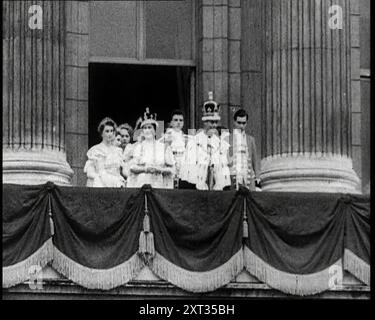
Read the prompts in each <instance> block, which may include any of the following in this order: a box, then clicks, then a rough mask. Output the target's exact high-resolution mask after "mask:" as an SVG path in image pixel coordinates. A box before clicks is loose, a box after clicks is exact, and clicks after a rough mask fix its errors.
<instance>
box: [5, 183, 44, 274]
mask: <svg viewBox="0 0 375 320" xmlns="http://www.w3.org/2000/svg"><path fill="white" fill-rule="evenodd" d="M49 187H50V185H40V186H30V187H23V186H19V185H12V184H10V185H3V267H7V266H11V265H14V264H16V263H18V262H21V261H23V260H25V259H26V258H28V257H29V256H31V255H32V254H33V253H35V252H36V251H37V250H38V249H39V248H41V247H42V246H43V244H44V243H45V242H46V241H47V240H48V239H49V238H50V237H51V234H50V224H49V217H48V194H49Z"/></svg>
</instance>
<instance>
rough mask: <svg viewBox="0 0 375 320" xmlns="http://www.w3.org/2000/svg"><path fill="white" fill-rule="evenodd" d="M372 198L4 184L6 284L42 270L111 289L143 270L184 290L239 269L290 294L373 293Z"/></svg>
mask: <svg viewBox="0 0 375 320" xmlns="http://www.w3.org/2000/svg"><path fill="white" fill-rule="evenodd" d="M369 212H370V207H369V197H364V196H354V195H353V196H352V195H341V194H304V193H294V194H290V193H276V192H272V193H266V192H263V193H257V192H248V191H246V190H244V189H240V190H239V191H223V192H221V191H195V190H161V189H158V190H156V189H152V188H150V186H144V187H143V188H141V189H107V188H80V187H58V186H55V185H53V184H51V183H48V184H46V185H42V186H17V185H4V186H3V288H8V287H11V286H14V285H17V284H20V283H22V282H24V281H27V280H29V279H31V278H32V276H33V275H32V272H33V270H34V269H35V267H37V269H38V270H39V269H41V268H43V267H45V266H46V265H47V264H50V265H51V266H52V267H53V268H54V269H56V270H57V271H58V272H60V273H61V274H62V275H63V276H65V277H67V278H68V279H70V280H72V281H73V282H75V283H77V284H79V285H81V286H83V287H86V288H90V289H101V290H110V289H113V288H115V287H118V286H121V285H124V284H126V283H127V282H129V281H131V280H132V279H134V278H135V277H136V276H137V275H138V274H139V272H140V271H141V269H142V268H143V267H144V266H145V265H148V266H149V267H150V269H151V270H152V271H153V272H154V273H155V274H156V275H158V276H159V277H160V278H162V279H165V280H166V281H169V282H170V283H172V284H174V285H175V286H177V287H179V288H182V289H184V290H186V291H191V292H197V293H198V292H200V293H201V292H209V291H213V290H216V289H218V288H220V287H222V286H225V285H226V284H228V283H229V282H231V281H233V280H234V279H235V278H236V276H237V275H238V274H239V273H240V272H241V271H242V270H244V269H245V270H247V271H248V272H249V273H250V274H251V275H253V276H255V277H257V278H258V279H259V280H260V281H262V282H264V283H266V284H268V285H269V286H270V287H272V288H275V289H277V290H280V291H282V292H285V293H287V294H291V295H300V296H305V295H313V294H317V293H320V292H323V291H325V290H328V289H330V288H331V287H332V279H333V278H334V277H335V276H337V274H335V273H334V272H333V271H335V270H337V268H341V269H340V270H341V271H340V274H341V273H342V271H343V270H347V271H349V272H350V273H351V274H353V275H354V276H355V277H357V278H358V279H359V280H360V281H361V282H363V283H364V284H366V285H368V286H369V285H370V240H369V233H370V222H369Z"/></svg>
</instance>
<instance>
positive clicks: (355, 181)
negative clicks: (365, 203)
mask: <svg viewBox="0 0 375 320" xmlns="http://www.w3.org/2000/svg"><path fill="white" fill-rule="evenodd" d="M261 168H262V170H261V174H260V178H261V180H262V190H264V191H289V192H336V193H354V194H359V193H361V189H360V179H359V178H358V176H357V174H356V173H355V172H354V170H353V163H352V159H351V158H348V157H343V156H336V155H331V156H329V155H321V156H320V155H317V154H308V153H306V154H303V155H300V154H298V155H290V154H288V155H279V156H272V157H267V158H265V159H263V160H262V164H261Z"/></svg>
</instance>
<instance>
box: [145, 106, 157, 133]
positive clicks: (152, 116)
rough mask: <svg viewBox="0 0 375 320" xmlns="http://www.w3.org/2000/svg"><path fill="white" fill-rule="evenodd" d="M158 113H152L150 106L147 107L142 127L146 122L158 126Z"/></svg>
mask: <svg viewBox="0 0 375 320" xmlns="http://www.w3.org/2000/svg"><path fill="white" fill-rule="evenodd" d="M156 118H157V114H156V113H151V112H150V108H148V107H147V108H146V110H145V112H144V113H143V119H142V123H141V128H142V127H143V126H144V125H146V124H154V125H156V126H157V127H158V122H157V121H156Z"/></svg>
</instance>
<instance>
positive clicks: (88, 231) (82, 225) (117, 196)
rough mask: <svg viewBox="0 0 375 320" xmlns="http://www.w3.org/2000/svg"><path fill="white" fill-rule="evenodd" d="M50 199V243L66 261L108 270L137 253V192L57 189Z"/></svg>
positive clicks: (139, 210)
mask: <svg viewBox="0 0 375 320" xmlns="http://www.w3.org/2000/svg"><path fill="white" fill-rule="evenodd" d="M52 199H53V200H52V212H53V220H54V224H55V236H54V238H53V243H54V245H55V247H56V248H57V249H58V250H60V251H61V252H63V253H64V254H65V255H67V256H68V257H69V258H71V259H73V260H74V261H77V262H79V263H80V264H82V265H84V266H87V267H90V268H94V269H109V268H112V267H114V266H116V265H119V264H121V263H123V262H124V261H126V260H128V259H129V258H130V257H131V256H132V255H134V254H135V253H136V252H137V249H138V238H139V232H140V230H141V225H142V218H143V202H144V200H143V196H142V193H140V192H139V190H138V189H133V190H130V191H126V192H125V191H124V189H106V188H103V189H101V188H85V187H81V188H70V187H59V188H55V189H54V190H53V191H52Z"/></svg>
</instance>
